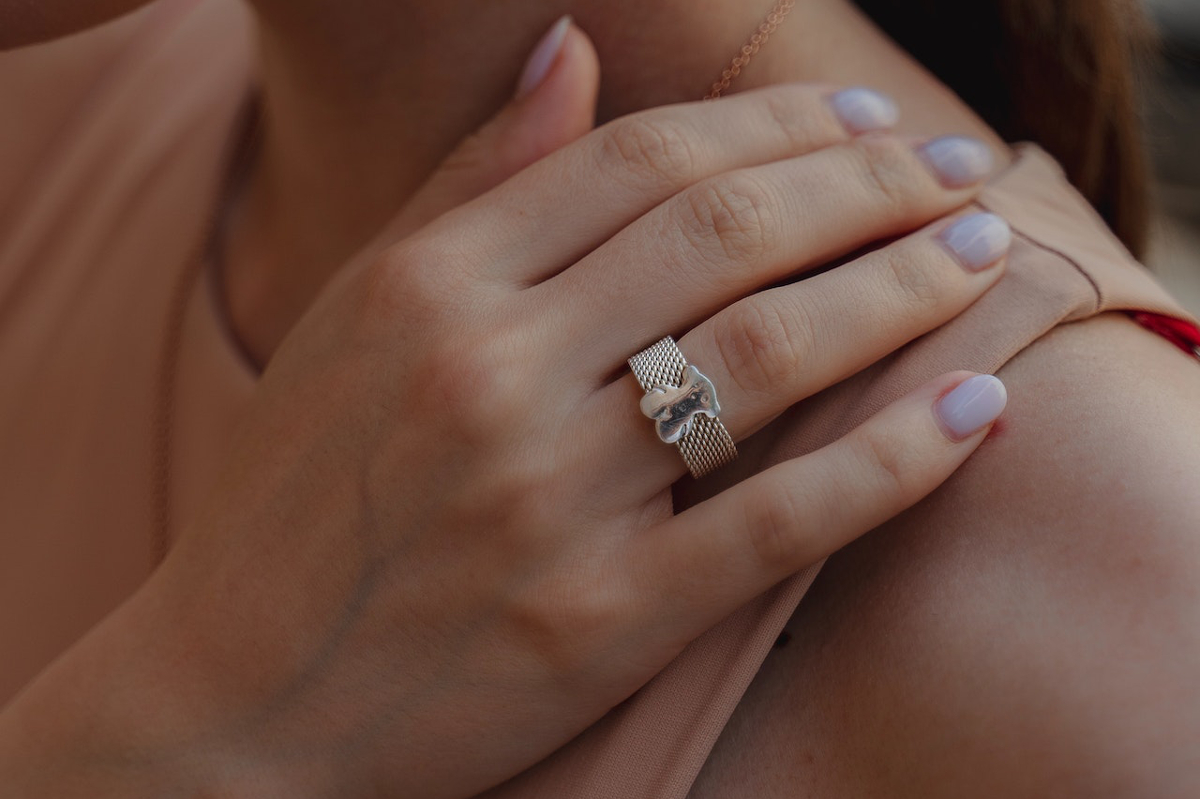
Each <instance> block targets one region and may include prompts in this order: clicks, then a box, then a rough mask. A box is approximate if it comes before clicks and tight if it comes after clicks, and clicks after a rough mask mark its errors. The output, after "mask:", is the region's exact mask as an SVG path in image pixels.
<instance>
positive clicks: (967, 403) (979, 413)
mask: <svg viewBox="0 0 1200 799" xmlns="http://www.w3.org/2000/svg"><path fill="white" fill-rule="evenodd" d="M1007 404H1008V392H1007V391H1006V390H1005V388H1004V384H1003V383H1001V382H1000V378H998V377H996V376H994V375H975V376H974V377H969V378H967V379H966V380H964V381H962V382H961V383H959V384H958V387H957V388H955V389H954V390H953V391H951V392H950V393H949V394H947V395H946V396H944V397H942V398H941V399H940V400H938V403H937V406H936V408H937V415H938V418H939V419H940V420H941V422H942V424H943V425H944V426H945V428H946V431H948V432H949V434H950V437H951V438H953V439H955V440H959V441H961V440H962V439H964V438H968V437H970V436H971V435H973V434H974V433H976V432H978V431H979V430H982V429H983V428H984V427H987V426H988V425H989V424H991V423H992V422H994V421H996V420H997V419H998V418H1000V414H1001V413H1003V412H1004V406H1005V405H1007Z"/></svg>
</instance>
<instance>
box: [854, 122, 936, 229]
mask: <svg viewBox="0 0 1200 799" xmlns="http://www.w3.org/2000/svg"><path fill="white" fill-rule="evenodd" d="M854 149H855V151H856V152H857V154H858V156H859V158H860V161H861V163H860V167H861V168H860V169H859V174H860V175H861V177H862V179H863V182H864V183H865V185H866V188H867V191H868V192H869V193H870V194H871V195H872V196H874V197H875V199H876V202H878V203H879V204H880V206H881V207H882V209H884V210H885V211H886V212H888V214H889V218H895V219H903V218H906V217H908V216H911V215H912V212H913V211H914V210H915V209H918V208H920V207H921V206H924V205H928V186H929V181H928V180H925V179H919V178H920V177H921V176H920V175H917V174H916V170H915V166H916V163H915V156H914V155H913V152H912V148H911V147H909V146H908V145H907V144H906V143H904V142H903V141H901V140H900V139H897V138H895V137H892V136H862V137H859V138H858V139H855V140H854Z"/></svg>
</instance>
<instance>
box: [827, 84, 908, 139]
mask: <svg viewBox="0 0 1200 799" xmlns="http://www.w3.org/2000/svg"><path fill="white" fill-rule="evenodd" d="M829 104H830V105H831V106H833V112H834V113H835V114H837V118H838V119H839V120H840V121H841V123H842V124H843V125H844V126H845V127H846V130H848V131H850V132H851V133H856V134H857V133H869V132H871V131H875V130H887V129H889V128H891V127H892V126H894V125H895V124H896V121H897V120H899V119H900V111H899V109H897V108H896V104H895V103H894V102H892V99H891V98H890V97H888V96H886V95H883V94H880V93H879V92H875V91H871V90H870V89H864V88H862V87H855V88H853V89H844V90H842V91H840V92H838V93H837V94H835V95H833V96H832V97H830V98H829Z"/></svg>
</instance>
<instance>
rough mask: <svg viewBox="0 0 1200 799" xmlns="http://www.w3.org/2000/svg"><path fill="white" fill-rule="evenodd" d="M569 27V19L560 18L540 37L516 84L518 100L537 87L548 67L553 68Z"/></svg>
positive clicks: (568, 17) (548, 70) (548, 69)
mask: <svg viewBox="0 0 1200 799" xmlns="http://www.w3.org/2000/svg"><path fill="white" fill-rule="evenodd" d="M570 27H571V17H570V16H565V17H561V18H560V19H559V20H558V22H555V23H554V24H553V25H551V26H550V30H548V31H546V33H545V34H544V35H543V36H542V39H541V41H539V42H538V43H537V47H535V48H533V52H532V53H530V54H529V60H528V61H526V62H525V69H524V71H523V72H522V73H521V80H520V81H518V82H517V99H518V100H520V99H521V98H522V97H525V96H527V95H529V94H530V93H531V92H533V90H534V89H536V88H537V87H538V84H540V83H541V82H542V81H543V80H545V78H546V75H547V74H548V73H549V72H550V67H552V66H554V62H555V61H557V60H558V54H559V52H560V51H561V50H562V46H563V42H564V41H565V40H566V38H567V30H568V29H569V28H570Z"/></svg>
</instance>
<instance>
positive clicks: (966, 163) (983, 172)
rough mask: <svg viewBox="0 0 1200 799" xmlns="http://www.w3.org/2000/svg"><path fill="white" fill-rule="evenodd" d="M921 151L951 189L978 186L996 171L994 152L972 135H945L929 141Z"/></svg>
mask: <svg viewBox="0 0 1200 799" xmlns="http://www.w3.org/2000/svg"><path fill="white" fill-rule="evenodd" d="M920 152H921V154H922V155H923V156H924V157H925V162H926V163H927V164H929V166H930V168H932V169H933V171H934V173H935V174H936V175H937V176H938V180H940V181H941V182H942V185H943V186H945V187H946V188H948V189H961V188H964V187H966V186H970V185H971V184H972V183H978V182H979V181H981V180H983V179H984V178H985V177H987V176H988V175H989V174H991V171H992V151H991V150H989V149H988V147H987V145H986V144H984V143H983V142H981V141H979V140H978V139H972V138H970V137H968V136H943V137H941V138H940V139H934V140H933V141H931V142H926V143H925V144H924V145H922V146H921V148H920Z"/></svg>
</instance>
